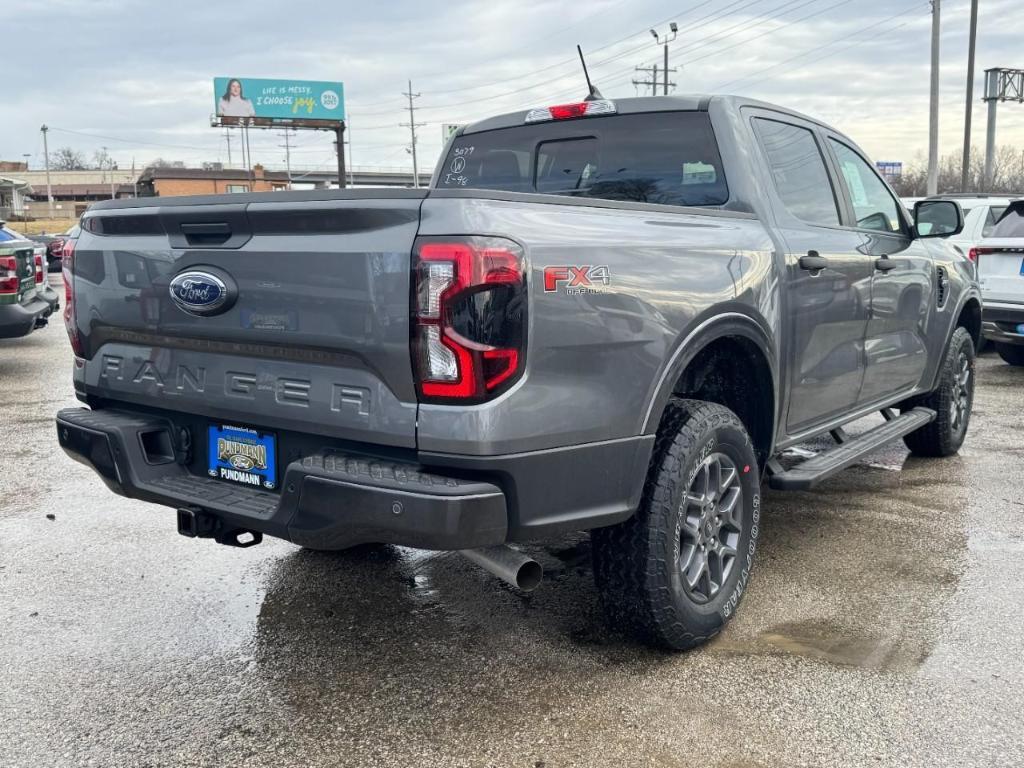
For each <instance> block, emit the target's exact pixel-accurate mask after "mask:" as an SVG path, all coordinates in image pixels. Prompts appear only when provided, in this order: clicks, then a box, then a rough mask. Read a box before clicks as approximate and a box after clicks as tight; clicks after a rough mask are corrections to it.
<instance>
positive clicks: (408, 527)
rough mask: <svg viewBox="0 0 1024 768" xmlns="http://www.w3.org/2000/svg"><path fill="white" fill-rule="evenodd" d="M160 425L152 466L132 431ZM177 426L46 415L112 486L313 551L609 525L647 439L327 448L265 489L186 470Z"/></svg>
mask: <svg viewBox="0 0 1024 768" xmlns="http://www.w3.org/2000/svg"><path fill="white" fill-rule="evenodd" d="M173 418H175V419H177V417H173ZM161 430H163V431H165V432H166V433H167V434H168V437H169V444H170V445H172V446H173V452H174V456H173V457H171V456H169V455H168V456H164V457H160V456H158V457H155V458H156V461H155V462H154V457H151V456H148V455H147V453H146V450H145V448H144V443H143V438H142V436H143V435H145V434H146V433H148V432H158V431H161ZM180 431H181V428H180V424H178V425H175V424H174V423H172V421H171V418H164V417H163V416H160V415H152V414H143V413H137V412H134V411H127V410H96V411H94V410H89V409H86V408H69V409H65V410H63V411H61V412H60V413H58V414H57V437H58V440H59V441H60V445H61V447H62V448H63V449H64V450H65V451H66V452H67V453H68V455H69V456H71V457H72V458H73V459H75V460H76V461H79V462H82V463H83V464H86V465H88V466H90V467H92V468H93V469H94V470H95V471H96V472H97V474H99V475H100V477H101V478H102V479H103V482H104V483H105V484H106V485H107V486H108V487H109V488H110V489H111V490H112V491H114V492H115V493H118V494H121V495H123V496H127V497H129V498H134V499H141V500H143V501H149V502H153V503H156V504H163V505H166V506H170V507H175V508H178V509H181V508H186V509H190V510H202V511H205V512H208V513H210V514H212V515H214V516H216V517H217V518H218V519H219V520H221V521H223V523H224V525H225V526H226V527H228V528H232V529H234V528H239V529H245V530H250V531H258V532H260V533H263V534H266V535H268V536H276V537H278V538H282V539H287V540H289V541H292V542H294V543H296V544H300V545H302V546H307V547H310V548H314V549H343V548H345V547H350V546H354V545H356V544H361V543H369V542H373V543H388V544H399V545H403V546H410V547H419V548H423V549H449V550H450V549H471V548H476V547H484V546H490V545H494V544H500V543H503V542H506V541H525V540H530V539H539V538H545V537H547V536H551V535H555V534H558V533H561V532H565V531H575V530H584V529H588V528H595V527H599V526H603V525H611V524H613V523H617V522H620V521H622V520H625V519H626V518H628V517H629V516H630V515H632V513H633V511H634V510H636V508H637V506H638V504H639V502H640V494H641V492H642V490H643V484H644V480H645V478H646V474H647V464H648V461H649V459H650V453H651V450H652V448H653V440H654V437H653V436H652V435H648V436H643V437H637V438H630V439H625V440H610V441H606V442H602V443H589V444H585V445H580V446H573V447H570V448H562V449H556V450H547V451H538V452H531V453H523V454H511V455H505V456H488V457H481V456H458V455H451V454H425V453H421V454H419V463H414V462H411V461H409V462H401V461H388V460H382V459H379V458H373V457H369V456H366V455H362V454H359V453H356V452H353V451H350V450H349V449H342V448H336V447H332V446H327V447H324V448H322V449H318V450H316V451H310V452H308V453H307V455H305V456H302V457H301V458H297V459H295V460H293V461H290V462H288V463H287V466H286V468H285V470H284V473H283V479H282V481H281V482H280V483H279V487H280V491H281V492H280V493H271V492H268V491H264V490H261V489H256V488H249V487H244V486H237V485H233V484H228V483H225V482H223V481H220V480H216V479H212V478H209V477H206V476H205V475H203V474H199V473H197V472H196V471H195V470H196V469H197V467H199V466H202V464H203V462H202V458H203V457H201V456H200V457H198V458H199V461H198V462H197V461H196V458H197V457H192V458H191V459H189V458H188V457H187V456H186V455H184V453H185V452H183V451H182V450H181V449H180V444H181V442H182V441H181V440H180V439H179V437H178V435H179V434H180ZM151 442H152V441H150V443H151ZM192 442H193V443H196V442H199V443H201V442H202V441H201V440H200V441H196V440H195V439H194V438H193V440H192ZM186 464H189V465H190V466H191V467H192V469H193V471H192V472H190V471H189V470H188V469H187V468H186ZM424 465H426V466H427V467H429V469H424ZM200 471H201V470H200Z"/></svg>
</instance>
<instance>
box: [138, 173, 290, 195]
mask: <svg viewBox="0 0 1024 768" xmlns="http://www.w3.org/2000/svg"><path fill="white" fill-rule="evenodd" d="M252 173H253V178H252V180H250V178H249V174H248V173H247V172H246V171H245V170H244V169H236V168H230V169H228V168H225V169H217V170H207V169H205V168H147V169H146V170H144V171H143V172H142V175H141V176H139V181H138V190H139V197H154V196H160V197H174V196H177V195H219V194H223V193H225V192H273V191H276V190H283V189H287V188H288V181H287V179H285V178H280V176H282V174H278V173H274V172H269V173H268V172H266V171H265V170H264V169H263V166H260V165H256V166H253V169H252Z"/></svg>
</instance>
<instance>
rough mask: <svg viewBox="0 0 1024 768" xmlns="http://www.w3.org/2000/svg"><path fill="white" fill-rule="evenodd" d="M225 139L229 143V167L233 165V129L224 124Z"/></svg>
mask: <svg viewBox="0 0 1024 768" xmlns="http://www.w3.org/2000/svg"><path fill="white" fill-rule="evenodd" d="M224 141H226V142H227V143H228V168H230V167H231V129H230V128H228V127H227V126H226V125H225V126H224Z"/></svg>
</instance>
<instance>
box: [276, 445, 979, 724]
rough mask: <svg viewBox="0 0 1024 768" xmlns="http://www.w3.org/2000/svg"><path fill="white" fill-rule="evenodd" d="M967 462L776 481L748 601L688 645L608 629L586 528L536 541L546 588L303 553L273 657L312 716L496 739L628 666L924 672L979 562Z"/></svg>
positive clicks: (453, 559) (281, 589)
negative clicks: (800, 489)
mask: <svg viewBox="0 0 1024 768" xmlns="http://www.w3.org/2000/svg"><path fill="white" fill-rule="evenodd" d="M964 473H965V469H964V464H963V462H962V461H961V460H960V459H959V458H957V457H954V458H951V459H946V460H940V461H934V460H932V461H924V460H919V459H914V458H909V457H907V455H906V452H905V451H904V450H903V449H902V448H899V449H893V450H892V451H889V452H885V453H883V454H882V455H881V456H880V457H872V463H871V464H870V465H861V466H857V467H853V468H851V469H850V470H848V471H847V472H845V473H844V474H842V475H841V476H838V477H836V478H835V479H834V480H832V481H830V482H829V483H828V484H826V485H824V486H823V487H822V488H821V489H819V490H816V491H814V492H813V493H793V494H780V493H771V492H769V493H767V495H766V499H765V503H764V505H763V506H764V514H763V517H762V530H763V533H762V537H761V544H760V552H759V558H758V560H759V561H758V564H757V566H756V569H755V575H754V578H753V581H752V584H751V586H750V588H749V590H748V594H747V595H746V597H745V599H744V604H743V606H742V608H741V609H740V610H739V611H738V613H737V617H736V619H735V620H734V621H733V622H732V623H731V624H730V625H729V627H728V628H727V629H726V631H725V632H724V633H723V635H722V636H720V637H719V638H718V639H717V640H716V641H713V642H712V643H710V644H709V645H707V646H706V647H704V648H702V649H699V650H697V651H694V652H691V653H688V654H669V653H663V652H659V651H654V650H650V649H646V648H643V647H640V646H638V645H637V644H635V643H634V642H632V641H631V640H630V639H629V638H624V637H621V636H619V635H617V634H615V633H613V632H611V631H609V630H607V629H606V628H605V627H604V624H603V621H602V616H601V610H600V604H599V601H598V597H597V594H596V591H595V589H594V587H593V584H592V574H591V566H590V545H589V538H588V537H587V536H586V535H577V536H569V537H565V538H563V539H561V540H559V541H557V542H554V543H550V542H549V543H548V544H547V545H546V546H545V547H543V548H538V547H532V548H528V549H529V551H530V554H532V555H533V556H534V557H536V558H537V559H538V560H539V561H540V562H541V564H542V565H543V566H544V570H545V580H544V583H543V584H542V585H541V587H540V588H539V589H538V590H537V591H536V592H534V593H532V594H529V595H522V594H518V593H516V592H515V591H514V590H512V589H510V588H507V587H505V586H504V585H503V584H502V583H501V582H499V581H498V580H496V579H494V578H493V577H491V576H490V575H488V574H486V573H484V572H483V571H481V570H480V569H478V568H477V567H475V566H474V565H472V564H471V563H469V562H468V561H466V560H464V559H463V558H462V557H460V556H459V555H457V554H453V553H425V552H419V551H415V550H405V549H399V548H388V547H363V548H358V549H356V550H351V551H348V552H342V553H317V552H309V551H297V552H295V553H294V554H291V555H289V556H287V557H285V558H284V559H282V560H280V561H277V562H276V563H275V564H274V565H273V566H272V570H271V571H270V572H269V574H268V577H267V591H266V596H265V599H264V602H263V605H262V608H261V610H260V614H259V619H258V626H257V634H256V646H257V650H256V662H257V664H258V665H259V666H260V667H261V668H262V669H263V671H264V673H265V674H264V675H263V677H264V679H267V680H270V681H272V684H273V686H274V690H275V693H276V694H277V695H279V696H281V697H282V698H283V699H284V700H285V701H286V702H287V703H288V705H289V706H290V707H292V708H294V709H295V710H296V711H298V712H300V713H307V712H308V713H312V712H324V711H327V712H330V713H332V714H331V718H332V719H337V720H339V721H341V720H344V721H345V722H348V723H354V722H362V721H368V720H371V719H373V718H385V717H386V718H387V719H388V721H389V722H406V723H412V724H414V725H413V726H411V727H413V729H414V730H415V731H416V732H417V733H419V730H420V728H419V726H416V725H415V724H416V723H420V722H421V721H423V720H424V718H426V721H429V723H430V724H429V726H428V725H427V722H426V721H424V722H423V725H422V727H423V729H428V730H430V729H436V732H437V733H444V732H446V729H448V732H449V735H450V730H451V729H458V728H463V727H467V723H468V724H472V727H474V728H475V729H477V730H482V731H483V732H487V731H493V732H494V734H495V736H496V737H497V736H500V735H501V734H503V733H507V732H509V729H513V730H515V729H526V731H527V732H528V731H529V729H530V728H531V723H535V722H536V720H537V718H538V717H539V718H544V719H549V718H557V717H562V716H564V715H565V713H566V712H567V711H568V710H570V709H572V708H573V707H574V706H577V702H579V700H580V697H581V695H582V693H583V692H587V694H588V695H589V696H592V697H598V698H600V697H603V696H608V697H610V698H611V699H614V697H615V696H617V695H620V694H621V686H622V685H623V681H624V680H628V681H630V684H632V681H636V680H638V679H650V680H653V679H655V678H656V679H658V680H659V681H660V682H659V685H660V684H662V683H664V682H665V681H670V680H671V679H673V678H679V681H680V684H683V681H684V678H686V677H688V676H691V675H692V674H693V673H694V671H695V670H698V669H701V668H708V669H712V670H713V669H715V668H717V667H718V666H720V665H721V664H723V663H729V662H730V661H734V660H736V659H738V658H744V659H747V660H748V662H749V663H752V664H760V665H772V664H775V663H776V662H773V661H772V659H774V658H776V657H791V658H799V659H802V660H804V661H805V662H807V663H814V664H828V665H832V666H837V667H842V668H847V669H850V670H854V671H856V670H858V669H863V670H865V671H871V672H874V671H877V670H880V669H881V670H889V671H893V672H904V673H911V672H913V671H914V670H915V669H916V668H917V667H918V666H919V665H920V664H921V663H922V662H923V661H924V660H925V659H926V658H927V657H928V655H929V653H930V651H931V649H932V647H933V646H934V644H935V642H936V640H937V638H938V637H939V636H940V634H941V632H942V629H943V615H944V605H945V603H946V602H947V601H948V600H949V599H950V598H951V596H952V595H953V594H954V593H955V590H956V588H957V584H958V581H959V578H960V576H961V574H962V572H963V570H964V568H965V560H966V533H965V522H964V515H965V510H966V507H967V498H966V496H967V487H968V484H967V483H966V480H965V478H964ZM691 690H692V688H691ZM713 709H714V708H712V710H713ZM396 718H397V720H396ZM431 732H434V730H431ZM420 735H421V736H423V734H420ZM428 737H429V735H427V736H424V738H428Z"/></svg>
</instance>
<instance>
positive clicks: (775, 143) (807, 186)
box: [754, 117, 839, 226]
mask: <svg viewBox="0 0 1024 768" xmlns="http://www.w3.org/2000/svg"><path fill="white" fill-rule="evenodd" d="M754 125H755V127H756V130H757V135H758V137H759V138H760V139H761V144H762V145H763V147H764V154H765V157H766V158H767V160H768V167H769V168H770V169H771V174H772V181H773V182H774V183H775V191H776V192H777V193H778V195H779V198H780V199H781V200H782V204H783V205H784V206H786V210H787V211H789V212H790V213H791V214H793V215H794V216H796V217H797V218H798V219H800V220H801V221H806V222H807V223H808V224H824V225H826V226H827V225H832V226H835V225H837V224H839V208H838V207H837V206H836V198H835V194H834V193H833V191H832V183H831V182H830V181H829V179H828V171H827V170H826V169H825V159H824V158H823V157H822V156H821V151H820V150H819V149H818V142H817V141H815V140H814V134H813V133H811V132H810V131H809V130H807V129H806V128H800V127H799V126H796V125H790V124H789V123H780V122H779V121H777V120H767V119H765V118H760V117H759V118H755V119H754Z"/></svg>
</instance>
